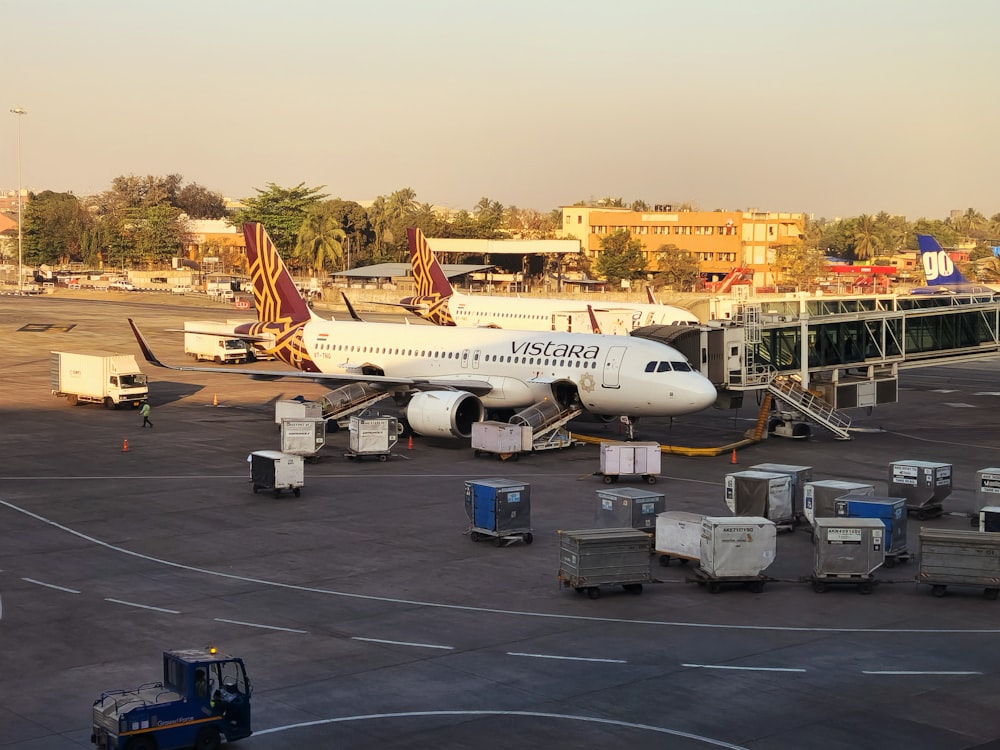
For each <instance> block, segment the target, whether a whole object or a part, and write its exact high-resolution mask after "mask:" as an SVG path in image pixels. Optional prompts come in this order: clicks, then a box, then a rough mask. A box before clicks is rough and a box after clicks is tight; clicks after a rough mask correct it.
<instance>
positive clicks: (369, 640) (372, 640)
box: [351, 635, 455, 651]
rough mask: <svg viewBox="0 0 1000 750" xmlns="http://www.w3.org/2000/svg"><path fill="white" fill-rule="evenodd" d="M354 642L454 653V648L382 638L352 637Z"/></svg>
mask: <svg viewBox="0 0 1000 750" xmlns="http://www.w3.org/2000/svg"><path fill="white" fill-rule="evenodd" d="M351 640H352V641H365V642H366V643H387V644H388V645H390V646H413V647H415V648H439V649H442V650H443V651H454V650H455V647H454V646H438V645H436V644H433V643H410V642H408V641H386V640H383V639H381V638H362V637H361V636H357V635H355V636H351Z"/></svg>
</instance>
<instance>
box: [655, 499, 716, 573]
mask: <svg viewBox="0 0 1000 750" xmlns="http://www.w3.org/2000/svg"><path fill="white" fill-rule="evenodd" d="M704 518H705V516H703V515H701V514H699V513H685V512H684V511H682V510H668V511H666V512H665V513H657V514H656V536H655V537H654V543H653V551H654V552H655V553H656V554H657V555H659V556H660V565H663V566H667V565H670V561H671V560H680V564H681V565H687V563H688V562H689V561H693V562H698V561H699V560H700V559H701V522H702V521H703V520H704Z"/></svg>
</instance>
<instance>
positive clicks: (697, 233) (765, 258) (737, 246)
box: [560, 206, 805, 284]
mask: <svg viewBox="0 0 1000 750" xmlns="http://www.w3.org/2000/svg"><path fill="white" fill-rule="evenodd" d="M804 227H805V217H804V215H803V214H798V213H775V212H769V211H756V210H752V211H674V210H672V207H671V206H654V210H652V211H633V210H632V209H630V208H612V207H605V206H563V207H562V231H561V233H560V236H562V237H575V238H576V239H578V240H580V242H581V245H582V247H583V252H584V253H585V254H586V256H587V257H588V258H589V259H591V260H594V259H596V258H597V257H598V256H599V255H600V253H601V239H602V238H604V237H605V236H607V235H609V234H613V233H614V232H616V231H618V230H621V229H625V230H627V231H628V232H629V233H630V234H631V235H632V236H633V237H634V238H636V239H638V240H639V241H640V242H642V246H643V252H644V253H645V254H646V268H647V269H648V270H649V271H650V272H654V271H656V270H658V269H657V267H656V254H657V252H658V251H659V249H660V247H661V246H663V245H675V246H677V247H678V248H680V249H681V250H685V251H687V252H689V253H691V254H692V255H693V256H694V257H695V259H696V260H697V261H698V264H699V266H700V268H701V272H702V274H703V275H704V276H705V277H706V278H707V279H720V278H722V277H723V276H725V275H726V274H727V273H729V272H730V271H732V270H733V269H734V268H740V267H745V268H750V269H752V270H753V272H754V277H755V278H756V279H757V280H758V283H762V284H765V283H774V280H773V278H771V269H770V264H771V262H772V261H773V259H774V250H775V248H777V247H780V246H783V245H792V244H796V243H798V242H799V241H800V240H801V236H802V234H803V232H804Z"/></svg>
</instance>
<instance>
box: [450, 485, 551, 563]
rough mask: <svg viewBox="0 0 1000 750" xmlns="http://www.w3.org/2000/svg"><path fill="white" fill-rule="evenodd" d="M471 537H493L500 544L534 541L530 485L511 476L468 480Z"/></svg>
mask: <svg viewBox="0 0 1000 750" xmlns="http://www.w3.org/2000/svg"><path fill="white" fill-rule="evenodd" d="M465 514H466V515H467V516H468V517H469V521H470V522H471V526H470V527H469V538H470V539H471V540H472V541H474V542H478V541H479V540H480V539H490V538H491V539H493V544H494V545H495V546H497V547H504V546H506V545H508V544H513V543H514V542H519V541H520V542H524V543H525V544H531V543H532V542H533V541H534V537H533V536H532V534H531V485H529V484H526V483H525V482H516V481H511V480H509V479H470V480H468V481H466V483H465Z"/></svg>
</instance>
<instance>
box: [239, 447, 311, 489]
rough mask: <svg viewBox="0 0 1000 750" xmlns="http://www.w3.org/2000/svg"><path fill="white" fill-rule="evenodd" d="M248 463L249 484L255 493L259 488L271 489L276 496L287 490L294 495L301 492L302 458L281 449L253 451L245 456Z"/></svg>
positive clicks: (302, 480)
mask: <svg viewBox="0 0 1000 750" xmlns="http://www.w3.org/2000/svg"><path fill="white" fill-rule="evenodd" d="M247 463H249V464H250V485H251V487H252V488H253V491H254V493H255V494H256V493H257V492H259V491H260V490H271V491H273V492H274V496H275V497H278V496H279V495H280V494H281V493H282V491H283V490H288V491H289V492H291V493H292V494H293V495H295V497H298V496H299V495H300V494H301V492H302V487H303V485H304V484H305V482H304V479H303V474H304V471H303V459H302V456H296V455H294V454H292V453H282V452H281V451H254V452H253V453H251V454H250V455H249V456H247Z"/></svg>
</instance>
